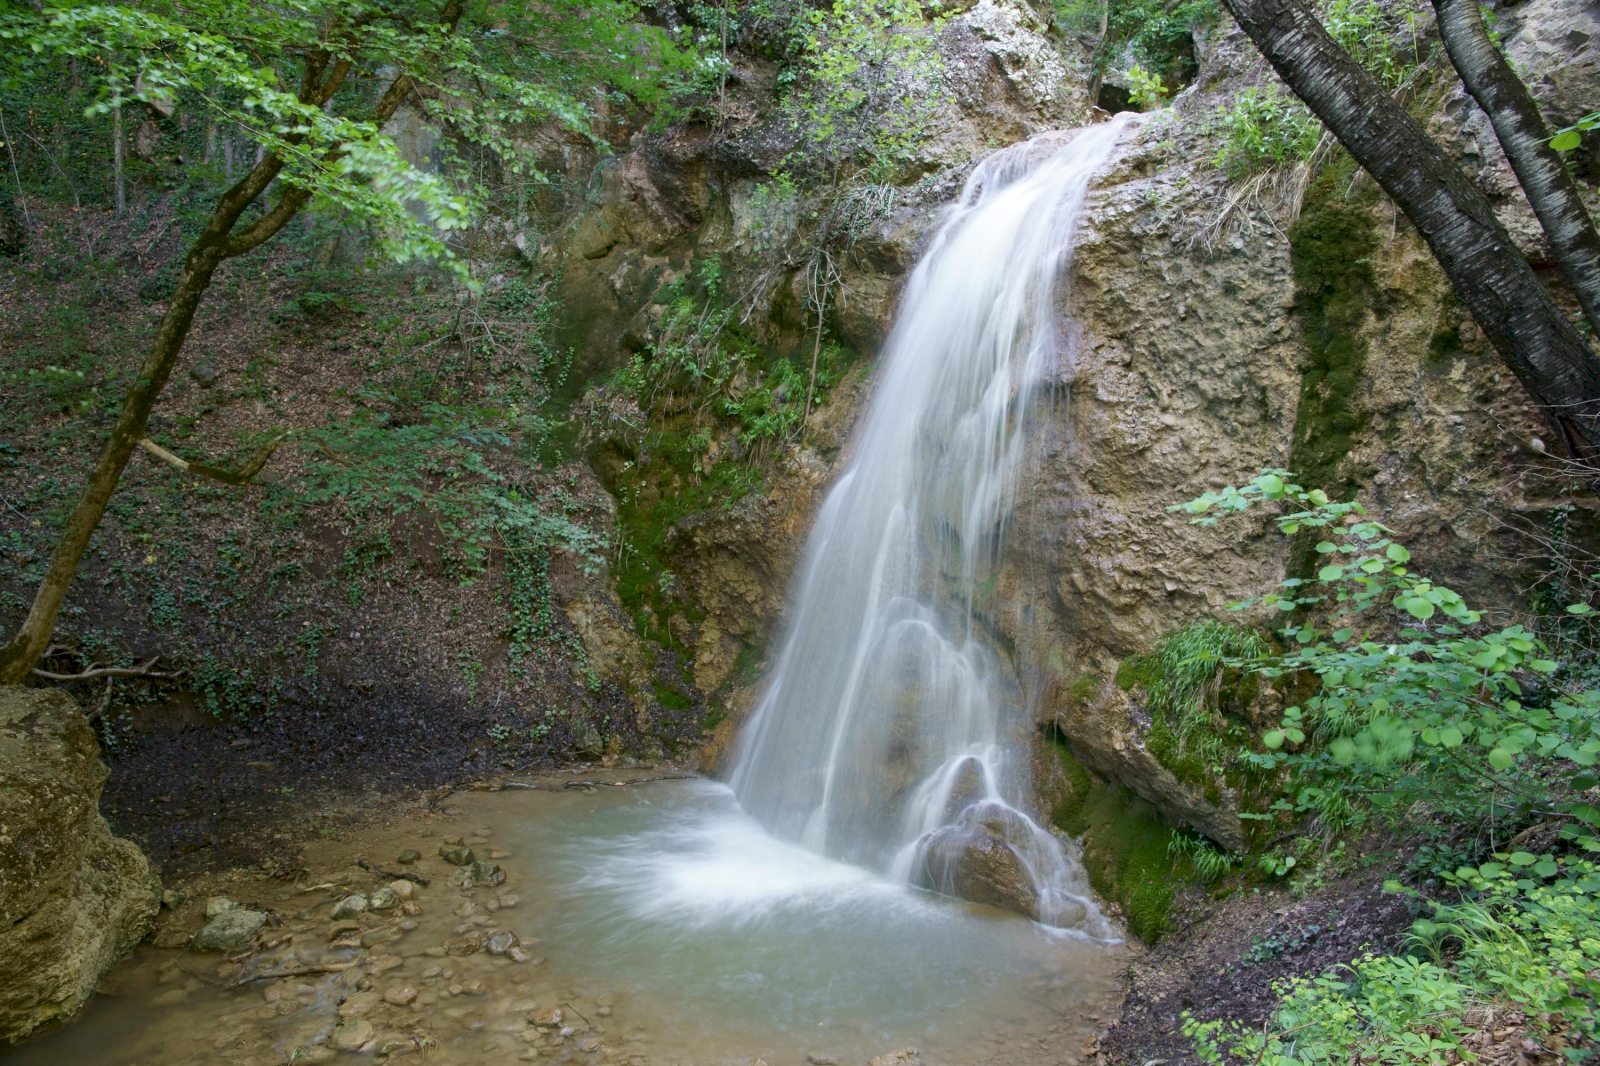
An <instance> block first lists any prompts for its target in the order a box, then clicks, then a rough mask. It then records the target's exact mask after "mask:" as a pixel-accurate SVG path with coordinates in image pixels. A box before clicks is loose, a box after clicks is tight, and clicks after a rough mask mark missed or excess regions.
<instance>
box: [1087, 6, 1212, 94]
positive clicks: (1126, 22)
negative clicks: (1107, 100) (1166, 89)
mask: <svg viewBox="0 0 1600 1066" xmlns="http://www.w3.org/2000/svg"><path fill="white" fill-rule="evenodd" d="M1055 7H1056V17H1057V21H1058V22H1059V23H1060V24H1061V25H1062V27H1063V28H1065V29H1066V30H1067V31H1068V32H1069V33H1076V34H1084V33H1098V32H1099V28H1100V20H1101V17H1102V15H1103V16H1104V18H1105V26H1106V34H1105V37H1104V38H1103V39H1102V40H1101V41H1100V42H1099V45H1098V47H1097V48H1096V50H1095V54H1094V58H1093V60H1092V61H1091V62H1092V65H1093V71H1092V73H1095V74H1100V75H1104V74H1105V73H1106V72H1107V71H1108V70H1109V69H1110V68H1111V65H1112V64H1113V63H1115V62H1118V61H1119V57H1121V56H1122V55H1124V54H1128V55H1131V56H1132V58H1133V61H1134V64H1135V65H1136V66H1138V67H1140V68H1142V69H1143V70H1145V71H1148V72H1149V74H1150V75H1151V76H1153V77H1155V78H1156V79H1157V81H1158V82H1169V81H1170V82H1173V83H1181V82H1185V81H1188V80H1190V79H1191V78H1192V77H1193V75H1194V71H1195V58H1194V50H1193V44H1192V41H1191V39H1190V33H1191V28H1199V29H1209V28H1211V27H1212V26H1215V25H1216V23H1217V19H1218V17H1219V16H1220V14H1221V10H1222V9H1221V8H1220V7H1219V6H1218V5H1217V2H1216V0H1177V2H1176V3H1174V2H1169V0H1107V2H1106V3H1105V4H1104V5H1102V3H1101V2H1100V0H1056V3H1055ZM1135 102H1136V103H1137V102H1138V101H1135Z"/></svg>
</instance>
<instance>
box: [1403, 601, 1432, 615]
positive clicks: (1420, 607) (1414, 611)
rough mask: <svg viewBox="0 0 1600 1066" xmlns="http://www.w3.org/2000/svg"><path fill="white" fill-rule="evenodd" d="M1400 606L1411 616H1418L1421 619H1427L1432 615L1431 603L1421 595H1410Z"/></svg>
mask: <svg viewBox="0 0 1600 1066" xmlns="http://www.w3.org/2000/svg"><path fill="white" fill-rule="evenodd" d="M1402 606H1403V607H1405V609H1406V613H1407V614H1409V615H1411V616H1412V617H1413V618H1420V619H1422V620H1423V621H1427V620H1428V619H1430V618H1432V617H1433V604H1431V603H1429V602H1428V601H1427V600H1425V599H1423V598H1422V597H1421V596H1413V597H1411V598H1410V599H1409V600H1407V601H1406V602H1405V603H1404V604H1402Z"/></svg>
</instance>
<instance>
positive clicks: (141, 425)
mask: <svg viewBox="0 0 1600 1066" xmlns="http://www.w3.org/2000/svg"><path fill="white" fill-rule="evenodd" d="M450 10H452V11H459V6H458V5H454V4H453V5H452V6H451V8H450ZM450 25H451V26H454V21H453V20H452V21H451V23H450ZM350 66H351V64H350V61H349V60H347V59H336V58H334V56H333V55H332V54H331V53H329V52H318V53H313V54H312V55H311V56H310V57H308V58H307V60H306V69H305V74H304V78H303V82H302V86H301V99H302V101H304V102H309V103H315V104H316V105H317V106H318V107H320V106H322V105H323V104H325V103H327V101H328V100H330V99H332V97H333V94H334V93H335V92H336V91H337V90H338V88H339V86H340V85H341V84H343V82H344V79H345V77H346V75H348V74H349V72H350ZM324 75H325V76H324ZM411 86H412V82H411V78H410V76H409V75H406V74H401V75H399V76H397V77H396V78H395V79H394V81H393V82H391V83H390V85H389V88H388V90H387V91H386V92H385V93H384V95H383V97H382V98H381V99H380V100H379V101H378V103H377V105H376V106H375V107H374V108H373V112H372V115H371V116H370V120H371V121H372V122H374V123H375V124H377V125H380V126H381V125H382V124H383V123H385V122H387V121H388V120H389V119H390V118H391V117H393V115H394V112H395V110H396V109H397V108H398V107H399V106H400V101H401V100H403V99H404V98H405V96H406V94H407V93H409V92H410V91H411ZM291 141H292V142H297V141H298V137H297V136H295V135H291ZM340 154H341V153H340V150H339V149H334V150H333V151H331V152H329V153H328V154H327V155H325V156H324V162H325V163H332V162H334V161H337V159H338V158H339V156H340ZM282 170H283V160H281V159H280V158H278V157H277V156H276V155H274V154H272V153H265V154H264V155H263V156H262V158H261V160H260V161H259V162H258V163H256V165H255V166H254V167H253V168H251V170H250V172H249V173H248V174H246V175H245V176H244V177H243V178H241V179H240V180H239V182H238V184H236V185H234V186H233V187H232V188H230V189H229V190H228V191H227V192H225V193H223V194H222V199H221V200H220V201H218V203H217V207H216V209H215V210H214V211H213V212H212V214H211V218H210V220H209V221H208V222H207V223H206V228H205V229H204V230H203V231H202V232H201V234H200V236H199V237H197V238H195V242H194V243H193V244H192V245H190V246H189V252H188V255H187V256H186V257H185V258H184V264H183V272H182V274H180V275H179V278H178V284H177V287H176V288H175V289H174V290H173V292H172V296H171V297H170V298H169V299H168V300H167V309H166V312H165V313H164V314H163V315H162V317H161V326H160V328H159V329H158V330H157V332H156V338H155V341H154V342H153V343H152V344H151V346H150V350H149V352H148V353H147V354H146V355H145V360H144V364H143V365H142V366H141V367H140V368H139V377H138V379H137V380H136V381H135V382H134V383H133V387H132V388H131V389H129V390H128V395H127V396H126V397H125V398H124V399H123V402H122V412H121V414H119V415H118V416H117V422H116V425H115V426H113V427H112V430H111V437H110V439H108V440H107V441H106V443H105V447H104V448H103V449H101V452H100V458H99V461H98V462H96V463H95V467H94V470H93V471H92V472H91V473H90V474H89V479H88V481H87V483H86V484H85V485H84V487H83V492H82V494H81V495H80V496H79V497H78V502H77V505H76V506H75V507H74V508H73V509H72V515H71V517H70V518H68V519H67V524H66V527H65V528H64V529H63V530H62V532H61V539H60V540H58V541H57V542H56V546H55V550H54V551H53V552H52V553H51V555H50V563H49V565H48V566H47V567H46V569H45V575H44V580H43V581H41V582H40V583H39V589H38V591H37V592H36V593H35V594H34V598H33V605H32V607H30V608H29V610H28V616H27V618H26V619H24V620H23V623H22V626H21V628H20V629H18V630H17V633H16V634H15V635H14V636H13V637H12V639H11V643H9V644H8V645H6V646H5V648H3V649H0V684H16V683H18V682H20V681H22V680H24V679H25V678H26V677H27V676H28V674H29V672H30V671H31V670H32V669H33V665H34V663H36V662H38V661H39V657H40V656H41V655H43V654H44V652H45V649H46V648H48V647H49V646H50V637H51V634H52V633H53V632H54V631H55V624H56V617H57V615H59V614H60V612H61V604H62V602H63V601H64V600H65V599H66V595H67V588H68V586H69V585H71V584H72V578H73V575H74V574H75V573H77V570H78V563H79V561H80V560H81V559H82V558H83V553H84V550H85V549H86V548H87V547H88V546H89V538H90V537H91V536H93V535H94V531H95V528H96V527H97V526H98V525H99V524H100V518H101V516H102V515H104V514H105V509H106V503H107V501H109V500H110V499H111V494H112V493H113V492H115V491H116V488H117V482H118V481H120V480H121V478H122V471H123V470H124V469H125V468H126V467H127V465H128V460H129V459H130V458H131V457H132V456H133V450H134V448H136V447H137V446H138V445H139V442H140V440H141V439H142V438H143V437H144V433H145V425H146V423H147V422H148V421H149V418H150V411H151V409H152V408H153V407H154V406H155V402H156V399H157V398H158V397H159V396H160V395H161V390H162V389H164V388H166V384H167V379H168V378H170V377H171V376H172V369H173V366H174V365H176V363H177V360H178V354H179V353H180V352H181V351H182V350H183V343H184V340H185V339H186V338H187V337H188V335H189V327H190V326H192V325H193V324H194V314H195V311H196V309H198V308H199V306H200V300H201V298H202V297H203V296H204V295H205V292H206V289H207V288H208V287H209V286H210V284H211V275H212V274H213V273H214V272H215V271H216V269H217V267H218V266H220V265H221V264H222V263H223V261H224V260H227V259H232V258H233V257H234V256H238V255H243V254H244V253H246V252H249V251H252V250H253V249H255V248H257V247H259V246H260V245H261V244H262V243H263V242H264V241H266V240H268V239H270V238H271V237H272V236H273V235H274V234H276V233H277V232H278V231H279V230H280V229H282V228H283V226H284V224H285V223H287V222H288V221H289V220H290V219H291V218H293V217H294V216H295V215H296V214H297V213H299V211H300V209H301V208H302V207H304V206H305V204H306V203H307V202H308V201H309V200H310V199H311V193H310V191H309V190H308V189H306V188H304V187H300V186H296V187H294V188H291V189H289V190H287V191H286V192H284V194H283V196H282V197H280V198H279V200H278V202H277V203H276V204H274V205H273V207H272V208H271V209H270V210H268V211H267V212H266V213H265V214H263V215H262V216H261V217H259V218H257V219H256V220H255V221H254V222H252V223H250V224H249V225H248V226H246V227H245V228H244V229H242V230H240V231H239V232H237V233H236V232H234V230H235V227H236V226H237V225H238V223H239V219H240V218H241V217H242V216H243V215H244V212H245V210H246V209H247V208H248V207H250V205H251V204H253V203H255V202H256V201H257V200H258V199H260V198H261V196H262V194H264V193H265V192H266V191H267V189H268V187H269V186H271V184H272V182H273V180H274V179H275V178H277V176H278V174H279V173H281V172H282Z"/></svg>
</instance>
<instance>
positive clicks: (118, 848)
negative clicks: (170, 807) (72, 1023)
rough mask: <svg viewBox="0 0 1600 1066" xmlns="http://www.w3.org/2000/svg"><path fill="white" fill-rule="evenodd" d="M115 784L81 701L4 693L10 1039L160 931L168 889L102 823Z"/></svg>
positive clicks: (42, 692) (5, 1026)
mask: <svg viewBox="0 0 1600 1066" xmlns="http://www.w3.org/2000/svg"><path fill="white" fill-rule="evenodd" d="M105 779H106V768H105V764H104V763H102V762H101V761H100V749H99V745H98V744H97V743H96V741H95V737H94V733H93V732H92V731H91V730H90V729H89V724H88V722H87V721H86V720H85V718H84V715H83V711H82V710H81V709H79V707H78V705H77V704H76V703H74V702H73V700H72V699H71V697H69V696H67V695H66V694H65V693H62V692H59V691H56V690H52V689H35V688H21V687H14V686H8V687H5V688H0V1044H4V1043H6V1042H14V1041H16V1040H19V1039H21V1038H22V1037H24V1036H27V1035H28V1033H30V1032H32V1031H33V1030H35V1029H37V1028H39V1027H40V1026H44V1025H48V1024H50V1023H52V1022H55V1021H58V1020H60V1019H63V1018H65V1017H67V1016H69V1015H71V1014H72V1013H73V1012H74V1011H76V1010H77V1009H78V1008H79V1007H81V1006H82V1005H83V1004H84V1002H85V1001H86V1000H87V999H88V998H89V996H90V995H91V994H93V992H94V987H95V983H96V982H97V981H99V979H100V975H101V974H103V973H104V972H105V971H106V969H107V968H109V967H110V966H111V964H112V963H113V962H115V961H116V960H117V959H119V958H120V957H122V956H123V955H125V954H126V953H127V952H128V951H130V950H132V948H133V946H134V945H135V944H137V943H138V942H139V941H140V940H142V939H143V938H144V936H145V934H146V933H148V932H149V930H150V926H151V922H152V920H153V918H154V916H155V912H156V909H157V907H158V906H159V903H160V892H161V888H160V885H159V883H157V881H156V879H155V877H154V876H153V875H152V874H151V872H150V864H149V862H148V861H147V860H146V859H145V857H144V855H143V854H142V853H141V852H140V851H139V849H138V848H137V847H135V846H134V845H133V844H132V843H131V842H130V841H127V840H120V839H118V838H117V837H114V836H112V835H111V830H110V827H108V826H107V825H106V821H105V819H104V818H102V817H101V816H100V809H99V800H100V788H101V785H103V784H104V783H105Z"/></svg>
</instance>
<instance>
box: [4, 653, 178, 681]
mask: <svg viewBox="0 0 1600 1066" xmlns="http://www.w3.org/2000/svg"><path fill="white" fill-rule="evenodd" d="M71 650H72V649H70V648H63V647H61V646H59V645H52V646H51V647H50V648H49V649H48V650H46V651H45V653H44V654H43V655H42V656H40V659H48V658H50V656H51V655H58V654H60V653H62V652H66V651H71ZM160 661H161V656H159V655H155V656H152V657H151V658H150V659H149V661H147V662H145V663H144V664H142V665H140V666H107V665H106V664H105V663H99V662H95V663H90V664H89V666H88V667H87V668H86V669H83V670H80V671H79V672H78V673H75V674H58V673H55V672H54V671H52V670H43V669H40V668H39V667H37V666H36V667H34V668H33V675H34V676H35V677H42V678H44V679H45V680H46V681H88V680H89V679H90V678H95V677H157V678H177V677H182V676H183V671H182V670H157V669H155V665H156V663H158V662H160Z"/></svg>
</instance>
